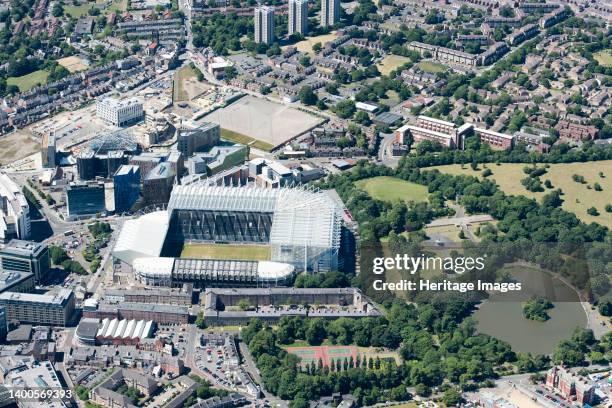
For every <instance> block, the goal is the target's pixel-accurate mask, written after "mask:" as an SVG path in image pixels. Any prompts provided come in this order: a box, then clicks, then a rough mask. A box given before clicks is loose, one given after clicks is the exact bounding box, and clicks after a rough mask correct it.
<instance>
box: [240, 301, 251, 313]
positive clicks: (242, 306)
mask: <svg viewBox="0 0 612 408" xmlns="http://www.w3.org/2000/svg"><path fill="white" fill-rule="evenodd" d="M238 307H239V308H240V310H248V309H249V308H250V307H251V303H250V302H249V300H248V299H240V300H239V301H238Z"/></svg>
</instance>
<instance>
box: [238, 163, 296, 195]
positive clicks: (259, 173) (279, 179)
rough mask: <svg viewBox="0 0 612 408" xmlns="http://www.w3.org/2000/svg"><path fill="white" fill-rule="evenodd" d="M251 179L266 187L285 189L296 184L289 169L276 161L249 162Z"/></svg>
mask: <svg viewBox="0 0 612 408" xmlns="http://www.w3.org/2000/svg"><path fill="white" fill-rule="evenodd" d="M249 178H250V179H252V180H254V181H255V184H257V185H260V186H264V187H272V188H275V187H284V186H288V185H291V184H292V183H294V182H295V179H294V174H293V172H292V171H291V169H289V168H288V167H286V166H284V165H282V164H281V163H279V162H277V161H274V160H267V159H262V158H257V159H253V160H251V161H250V162H249Z"/></svg>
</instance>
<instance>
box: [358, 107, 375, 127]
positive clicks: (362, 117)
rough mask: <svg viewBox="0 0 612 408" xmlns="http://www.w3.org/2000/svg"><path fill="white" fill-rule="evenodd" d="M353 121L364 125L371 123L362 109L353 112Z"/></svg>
mask: <svg viewBox="0 0 612 408" xmlns="http://www.w3.org/2000/svg"><path fill="white" fill-rule="evenodd" d="M355 122H357V123H359V124H362V125H364V126H370V124H371V123H372V121H371V120H370V116H369V115H368V114H367V113H366V112H364V111H359V112H357V113H355Z"/></svg>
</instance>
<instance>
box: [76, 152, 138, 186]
mask: <svg viewBox="0 0 612 408" xmlns="http://www.w3.org/2000/svg"><path fill="white" fill-rule="evenodd" d="M76 162H77V173H78V175H79V179H80V180H83V181H85V180H93V179H94V178H96V177H98V176H99V177H104V178H111V177H113V175H114V174H115V173H116V172H117V170H118V169H119V167H121V166H122V165H123V164H125V163H126V162H127V156H126V155H125V152H124V151H123V150H109V151H107V152H105V153H95V152H94V151H92V150H89V149H83V150H81V151H80V152H79V153H78V154H77V155H76Z"/></svg>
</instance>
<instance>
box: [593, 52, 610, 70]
mask: <svg viewBox="0 0 612 408" xmlns="http://www.w3.org/2000/svg"><path fill="white" fill-rule="evenodd" d="M593 58H595V59H596V60H597V62H599V65H601V66H603V67H612V50H603V51H599V52H597V53H595V54H593Z"/></svg>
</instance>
